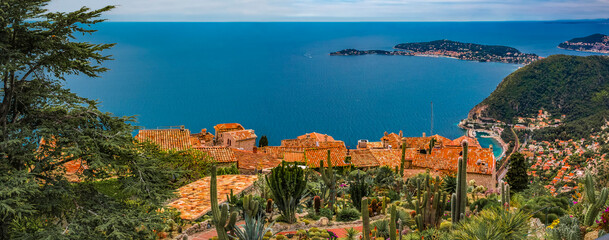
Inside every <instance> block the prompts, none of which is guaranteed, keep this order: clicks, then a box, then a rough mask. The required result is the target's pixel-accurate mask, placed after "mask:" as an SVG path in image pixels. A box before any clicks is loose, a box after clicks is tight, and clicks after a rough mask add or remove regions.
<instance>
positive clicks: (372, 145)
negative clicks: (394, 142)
mask: <svg viewBox="0 0 609 240" xmlns="http://www.w3.org/2000/svg"><path fill="white" fill-rule="evenodd" d="M367 148H383V142H368V143H367Z"/></svg>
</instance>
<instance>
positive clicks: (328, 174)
mask: <svg viewBox="0 0 609 240" xmlns="http://www.w3.org/2000/svg"><path fill="white" fill-rule="evenodd" d="M326 164H327V165H328V167H327V168H324V161H323V160H320V161H319V172H320V173H321V179H322V180H323V182H324V184H325V185H326V187H327V188H328V190H329V191H330V197H329V199H328V207H329V208H330V209H331V210H333V211H334V202H335V201H336V176H335V175H334V168H333V167H332V160H331V157H330V150H328V157H327V161H326Z"/></svg>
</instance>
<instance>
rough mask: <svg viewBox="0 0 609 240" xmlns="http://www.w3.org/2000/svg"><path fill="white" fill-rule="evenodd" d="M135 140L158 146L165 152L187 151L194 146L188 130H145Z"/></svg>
mask: <svg viewBox="0 0 609 240" xmlns="http://www.w3.org/2000/svg"><path fill="white" fill-rule="evenodd" d="M135 139H137V140H138V141H140V142H142V141H150V142H152V143H155V144H158V145H159V146H160V147H161V149H163V150H186V149H188V148H190V147H192V146H193V142H192V141H191V137H190V131H189V130H188V129H144V130H140V131H139V132H138V134H137V135H135ZM194 144H196V142H195V143H194ZM199 144H200V142H199Z"/></svg>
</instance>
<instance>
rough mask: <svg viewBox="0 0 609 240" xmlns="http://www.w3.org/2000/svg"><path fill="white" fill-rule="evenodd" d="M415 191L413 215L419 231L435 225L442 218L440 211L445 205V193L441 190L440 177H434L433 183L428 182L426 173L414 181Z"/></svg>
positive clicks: (428, 178)
mask: <svg viewBox="0 0 609 240" xmlns="http://www.w3.org/2000/svg"><path fill="white" fill-rule="evenodd" d="M416 185H417V192H416V197H415V199H414V205H415V212H416V215H415V217H414V219H415V222H416V225H417V228H418V230H419V231H423V230H425V229H428V228H431V227H437V226H438V225H439V224H440V221H441V220H442V213H444V208H445V206H446V193H445V192H444V191H442V188H441V185H440V177H436V180H435V184H432V183H431V182H430V176H429V175H427V176H426V177H425V179H424V180H418V181H417V182H416Z"/></svg>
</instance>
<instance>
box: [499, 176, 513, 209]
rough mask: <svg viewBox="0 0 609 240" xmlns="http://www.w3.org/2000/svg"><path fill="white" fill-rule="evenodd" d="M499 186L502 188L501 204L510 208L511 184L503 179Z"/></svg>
mask: <svg viewBox="0 0 609 240" xmlns="http://www.w3.org/2000/svg"><path fill="white" fill-rule="evenodd" d="M499 188H501V206H502V207H504V208H506V209H510V199H511V198H510V185H509V184H507V183H505V182H503V181H501V184H500V185H499Z"/></svg>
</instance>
